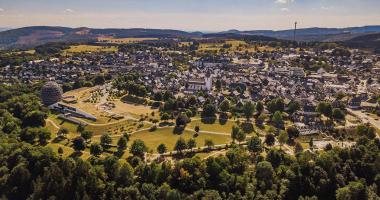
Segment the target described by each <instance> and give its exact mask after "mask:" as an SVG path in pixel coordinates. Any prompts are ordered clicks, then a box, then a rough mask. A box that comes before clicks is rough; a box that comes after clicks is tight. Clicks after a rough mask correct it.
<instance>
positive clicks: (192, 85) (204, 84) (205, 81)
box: [185, 73, 212, 94]
mask: <svg viewBox="0 0 380 200" xmlns="http://www.w3.org/2000/svg"><path fill="white" fill-rule="evenodd" d="M211 89H212V75H211V74H210V73H207V74H206V76H205V77H204V78H198V79H190V80H189V81H188V82H187V88H186V89H185V93H189V94H191V93H194V92H198V91H211Z"/></svg>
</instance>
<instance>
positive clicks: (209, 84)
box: [205, 71, 212, 91]
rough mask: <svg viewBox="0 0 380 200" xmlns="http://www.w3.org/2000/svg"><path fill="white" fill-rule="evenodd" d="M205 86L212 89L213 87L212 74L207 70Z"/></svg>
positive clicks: (209, 89)
mask: <svg viewBox="0 0 380 200" xmlns="http://www.w3.org/2000/svg"><path fill="white" fill-rule="evenodd" d="M205 86H206V90H208V91H211V89H212V75H211V73H210V72H209V71H207V73H206V76H205Z"/></svg>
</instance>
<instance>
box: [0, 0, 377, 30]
mask: <svg viewBox="0 0 380 200" xmlns="http://www.w3.org/2000/svg"><path fill="white" fill-rule="evenodd" d="M294 21H298V23H299V26H300V27H348V26H362V25H378V24H380V0H64V1H58V0H0V27H22V26H32V25H54V26H70V27H82V26H86V27H96V28H136V27H138V28H171V29H181V30H188V31H195V30H200V31H220V30H228V29H239V30H256V29H275V30H279V29H288V28H292V26H293V23H294Z"/></svg>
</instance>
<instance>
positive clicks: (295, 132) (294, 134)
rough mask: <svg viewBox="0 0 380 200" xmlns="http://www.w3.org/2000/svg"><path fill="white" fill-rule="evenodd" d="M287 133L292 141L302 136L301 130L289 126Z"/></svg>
mask: <svg viewBox="0 0 380 200" xmlns="http://www.w3.org/2000/svg"><path fill="white" fill-rule="evenodd" d="M286 132H287V133H288V137H289V139H290V140H293V139H294V138H297V137H298V136H299V135H300V132H299V130H298V129H297V128H296V127H294V126H289V127H288V128H287V129H286Z"/></svg>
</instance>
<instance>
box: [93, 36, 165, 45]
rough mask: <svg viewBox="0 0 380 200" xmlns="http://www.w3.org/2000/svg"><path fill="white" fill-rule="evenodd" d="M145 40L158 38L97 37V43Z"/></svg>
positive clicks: (126, 42)
mask: <svg viewBox="0 0 380 200" xmlns="http://www.w3.org/2000/svg"><path fill="white" fill-rule="evenodd" d="M147 40H158V38H104V37H103V38H98V42H99V43H111V44H129V43H138V42H143V41H147Z"/></svg>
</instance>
